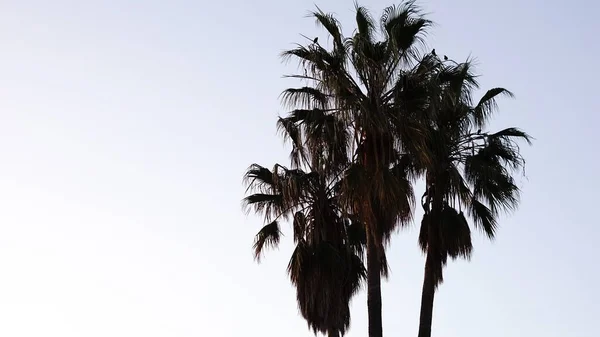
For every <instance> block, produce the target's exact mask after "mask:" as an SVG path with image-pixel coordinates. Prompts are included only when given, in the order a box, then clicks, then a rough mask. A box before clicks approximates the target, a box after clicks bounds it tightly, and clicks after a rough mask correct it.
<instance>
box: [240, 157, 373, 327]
mask: <svg viewBox="0 0 600 337" xmlns="http://www.w3.org/2000/svg"><path fill="white" fill-rule="evenodd" d="M313 163H314V161H313ZM245 179H246V181H247V183H248V187H249V188H250V189H252V190H253V192H255V193H253V194H251V195H249V196H248V197H246V198H245V199H244V203H245V205H246V207H249V208H248V210H250V209H253V210H254V211H255V212H257V213H262V214H264V215H265V220H266V222H267V224H266V225H265V226H264V227H263V228H262V229H261V230H260V231H259V232H258V234H257V235H256V238H255V242H254V252H255V257H256V258H257V259H260V257H261V255H262V253H263V251H264V249H265V248H267V247H271V246H277V245H278V244H279V242H280V238H281V235H282V234H281V229H280V224H279V223H280V220H282V219H288V218H289V219H292V223H293V238H294V242H295V244H296V248H295V250H294V252H293V254H292V257H291V259H290V262H289V265H288V273H289V276H290V279H291V281H292V283H293V285H294V286H295V288H296V294H297V302H298V305H299V308H300V312H301V313H302V316H303V317H304V318H305V320H306V321H307V323H308V325H309V327H310V328H311V329H312V330H313V331H314V332H315V333H317V332H322V333H325V334H327V335H328V336H329V337H338V336H340V335H344V333H345V332H346V330H347V329H348V327H349V325H350V308H349V302H350V300H351V298H352V296H353V295H354V294H355V293H356V292H357V291H358V290H359V289H360V286H361V282H362V281H363V279H364V278H365V276H366V275H365V273H366V271H365V268H364V265H363V263H362V255H363V246H364V244H365V243H364V241H365V239H364V236H365V235H364V230H363V227H362V225H361V224H360V223H359V222H358V221H351V219H350V218H349V217H346V216H343V213H342V212H341V210H340V209H339V207H338V202H337V197H336V192H335V190H334V189H335V185H334V184H332V182H331V180H330V179H327V178H326V177H325V176H324V175H322V174H319V173H318V172H316V171H312V172H308V173H306V172H304V171H303V170H301V169H288V168H285V167H283V166H280V165H275V167H274V168H273V170H272V171H271V170H269V169H267V168H265V167H262V166H260V165H256V164H254V165H252V166H250V168H248V170H247V172H246V174H245Z"/></svg>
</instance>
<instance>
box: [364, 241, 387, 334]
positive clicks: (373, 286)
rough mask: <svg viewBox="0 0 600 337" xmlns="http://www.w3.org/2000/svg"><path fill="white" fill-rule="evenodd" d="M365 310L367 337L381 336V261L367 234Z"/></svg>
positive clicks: (373, 243)
mask: <svg viewBox="0 0 600 337" xmlns="http://www.w3.org/2000/svg"><path fill="white" fill-rule="evenodd" d="M367 308H368V315H369V337H382V336H383V323H382V317H381V260H380V257H379V251H378V249H377V244H376V242H375V240H374V238H373V235H372V234H371V233H369V232H367Z"/></svg>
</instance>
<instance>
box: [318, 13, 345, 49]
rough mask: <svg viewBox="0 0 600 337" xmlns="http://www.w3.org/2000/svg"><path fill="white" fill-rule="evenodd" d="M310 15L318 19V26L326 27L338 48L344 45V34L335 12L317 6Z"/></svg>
mask: <svg viewBox="0 0 600 337" xmlns="http://www.w3.org/2000/svg"><path fill="white" fill-rule="evenodd" d="M310 15H311V16H313V17H314V18H315V19H316V24H317V25H318V26H321V27H323V28H325V30H327V32H328V33H329V35H331V37H332V38H333V42H334V46H335V47H336V48H339V47H342V46H343V40H344V37H343V36H342V30H341V25H340V22H339V21H338V20H337V19H336V18H335V16H334V15H333V14H331V13H325V12H323V11H322V10H321V9H320V8H319V7H317V10H316V11H313V12H310Z"/></svg>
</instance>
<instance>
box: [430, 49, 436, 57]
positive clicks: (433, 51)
mask: <svg viewBox="0 0 600 337" xmlns="http://www.w3.org/2000/svg"><path fill="white" fill-rule="evenodd" d="M431 55H433V56H437V54H436V53H435V48H433V50H432V51H431Z"/></svg>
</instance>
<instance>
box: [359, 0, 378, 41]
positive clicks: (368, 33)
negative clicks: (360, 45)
mask: <svg viewBox="0 0 600 337" xmlns="http://www.w3.org/2000/svg"><path fill="white" fill-rule="evenodd" d="M356 26H357V28H358V34H359V35H360V36H361V37H362V38H363V39H365V40H366V41H369V42H371V41H372V40H373V34H374V29H375V21H374V20H373V17H372V16H371V13H369V10H368V9H367V8H365V7H362V6H358V5H356Z"/></svg>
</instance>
